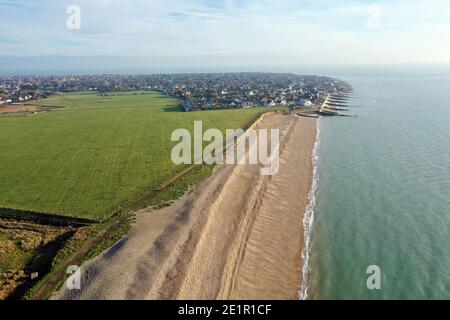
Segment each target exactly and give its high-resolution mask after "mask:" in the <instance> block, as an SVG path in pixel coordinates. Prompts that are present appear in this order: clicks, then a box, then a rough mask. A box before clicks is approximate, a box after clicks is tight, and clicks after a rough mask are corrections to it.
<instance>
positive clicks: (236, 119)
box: [0, 92, 267, 220]
mask: <svg viewBox="0 0 450 320" xmlns="http://www.w3.org/2000/svg"><path fill="white" fill-rule="evenodd" d="M178 103H179V101H178V100H176V99H173V98H169V97H166V96H164V95H162V94H159V93H155V92H147V93H145V92H136V93H121V94H118V95H111V96H100V95H99V94H96V93H90V94H84V93H83V94H65V95H60V96H56V97H52V98H50V99H46V100H41V101H38V102H36V104H37V105H41V106H65V108H63V109H57V110H55V111H52V112H45V113H40V114H37V115H35V116H29V117H5V118H0V207H4V208H13V209H19V210H28V211H35V212H41V213H53V214H61V215H65V216H72V217H80V218H87V219H93V220H102V219H104V218H106V217H108V216H109V215H110V214H111V213H112V212H114V210H117V208H119V207H120V206H121V205H123V203H126V202H130V201H133V200H134V199H135V198H136V197H138V196H139V195H143V194H145V192H148V191H150V190H152V189H155V188H157V187H158V186H160V185H161V184H162V183H164V182H165V181H167V180H169V179H170V178H171V177H173V176H175V175H176V174H177V173H179V172H181V171H182V170H183V169H184V168H182V167H179V166H175V165H174V164H172V162H171V159H170V155H171V150H172V147H173V146H174V144H175V143H174V142H171V141H170V137H171V134H172V131H173V130H174V129H176V128H188V129H190V130H192V129H193V122H194V120H202V121H203V126H204V128H205V129H207V128H219V129H226V128H243V127H246V126H247V125H248V124H249V123H250V122H251V121H252V120H254V119H255V118H256V117H257V116H258V114H260V113H261V112H263V111H267V109H262V108H260V109H246V110H243V109H236V110H219V111H203V112H192V113H185V112H181V111H180V108H179V107H178Z"/></svg>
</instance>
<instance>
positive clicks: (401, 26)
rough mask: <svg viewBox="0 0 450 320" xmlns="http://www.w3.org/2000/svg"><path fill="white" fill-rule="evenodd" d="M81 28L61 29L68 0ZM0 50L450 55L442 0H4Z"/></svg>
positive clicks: (448, 58) (170, 57) (295, 61)
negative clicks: (76, 9) (78, 13)
mask: <svg viewBox="0 0 450 320" xmlns="http://www.w3.org/2000/svg"><path fill="white" fill-rule="evenodd" d="M72 4H75V5H78V6H79V7H80V9H81V29H80V30H69V29H68V28H67V27H66V20H67V19H68V17H69V16H68V14H67V13H66V10H67V7H68V6H69V5H72ZM0 12H1V16H2V18H1V23H0V56H2V57H19V56H69V57H70V56H76V57H88V56H89V57H90V56H96V57H135V58H136V59H137V60H145V61H147V62H148V65H149V66H152V65H153V64H155V65H164V64H167V65H168V64H177V65H179V66H189V65H209V66H232V65H239V66H245V65H249V66H250V65H253V66H256V65H274V66H288V65H305V64H313V65H314V64H328V65H332V64H342V65H347V64H414V63H419V64H428V63H434V64H439V63H450V41H449V40H450V1H448V0H409V1H407V0H396V1H387V0H380V1H363V0H359V1H357V0H354V1H351V0H327V1H326V0H71V1H66V0H0Z"/></svg>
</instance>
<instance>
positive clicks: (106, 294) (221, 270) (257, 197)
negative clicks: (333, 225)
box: [54, 113, 316, 299]
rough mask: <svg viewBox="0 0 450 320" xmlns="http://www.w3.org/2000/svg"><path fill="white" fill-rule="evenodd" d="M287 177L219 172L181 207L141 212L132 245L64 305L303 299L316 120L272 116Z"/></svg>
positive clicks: (93, 270)
mask: <svg viewBox="0 0 450 320" xmlns="http://www.w3.org/2000/svg"><path fill="white" fill-rule="evenodd" d="M255 127H256V128H268V129H271V128H279V129H280V133H281V137H280V141H281V148H280V152H281V153H280V170H279V172H278V173H277V174H276V175H274V176H263V175H261V174H260V168H261V167H260V165H220V166H217V167H216V169H215V171H214V173H213V175H212V176H211V177H209V178H208V179H206V180H205V181H203V182H201V183H200V184H198V185H197V186H196V187H195V188H194V189H193V190H192V192H190V193H189V194H187V195H185V196H184V197H182V198H181V199H179V200H177V201H176V202H175V203H174V204H173V205H171V206H169V207H165V208H162V209H158V210H152V209H145V210H141V211H139V212H137V216H136V223H135V224H134V226H133V227H132V229H131V230H130V231H129V233H128V234H127V236H126V237H124V238H123V239H122V240H121V241H119V242H118V243H117V244H116V245H115V246H114V247H112V248H110V249H109V250H107V251H106V252H104V253H103V254H102V255H100V256H99V257H97V258H95V259H93V260H91V261H89V262H87V263H86V264H85V265H84V266H83V267H82V289H81V290H67V289H63V290H62V291H61V292H59V293H58V294H57V295H56V296H55V297H54V298H56V299H298V292H299V290H300V286H301V281H302V279H301V270H302V264H303V262H302V258H301V253H302V249H303V243H304V239H303V238H304V230H303V217H304V213H305V208H306V206H307V202H308V193H309V190H310V187H311V182H312V161H311V154H312V149H313V146H314V142H315V138H316V119H313V118H304V117H296V116H292V115H283V114H280V113H277V114H269V115H266V116H265V117H263V118H262V119H261V120H260V121H258V122H257V124H256V125H255Z"/></svg>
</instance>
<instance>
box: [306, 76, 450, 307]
mask: <svg viewBox="0 0 450 320" xmlns="http://www.w3.org/2000/svg"><path fill="white" fill-rule="evenodd" d="M338 77H339V78H341V79H344V80H347V81H348V82H350V83H351V84H352V85H353V87H354V95H355V98H354V99H353V100H352V101H351V103H350V104H351V105H355V106H358V107H357V108H352V109H351V112H350V113H351V114H355V115H357V116H358V117H356V118H322V119H321V120H320V147H319V149H318V154H319V160H318V179H319V181H318V191H317V205H316V208H315V214H314V224H313V232H312V245H311V250H310V263H309V266H310V269H311V270H310V273H309V274H310V281H309V296H308V298H312V299H450V75H448V76H446V75H440V76H432V75H388V76H386V75H384V76H383V75H380V74H378V75H358V76H345V75H338ZM371 265H376V266H379V268H380V269H381V289H380V290H369V289H368V288H367V285H366V280H367V278H368V277H369V274H367V273H366V270H367V268H368V266H371Z"/></svg>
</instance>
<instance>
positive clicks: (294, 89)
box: [0, 73, 351, 111]
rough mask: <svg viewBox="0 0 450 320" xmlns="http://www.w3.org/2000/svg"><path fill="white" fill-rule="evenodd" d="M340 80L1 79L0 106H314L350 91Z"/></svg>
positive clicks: (245, 76) (229, 76) (263, 76)
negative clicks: (67, 97)
mask: <svg viewBox="0 0 450 320" xmlns="http://www.w3.org/2000/svg"><path fill="white" fill-rule="evenodd" d="M350 89H351V88H350V86H349V85H348V84H347V83H346V82H344V81H341V80H337V79H333V78H329V77H323V76H308V75H295V74H288V73H217V74H206V73H205V74H155V75H94V76H31V77H1V78H0V105H11V104H21V103H24V102H29V101H32V100H37V99H42V98H46V97H49V96H52V95H56V94H59V93H70V92H80V91H92V92H99V93H100V94H102V95H108V94H111V93H112V92H117V91H136V90H144V91H160V92H163V93H164V94H166V95H168V96H174V97H178V98H180V99H181V101H182V103H181V105H180V106H181V107H182V108H183V110H184V111H197V110H211V109H228V108H230V109H232V108H253V107H276V106H288V107H291V108H297V107H311V106H314V105H316V106H318V105H321V104H323V103H324V101H326V99H327V97H328V96H329V95H330V94H336V93H339V92H348V91H350Z"/></svg>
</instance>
